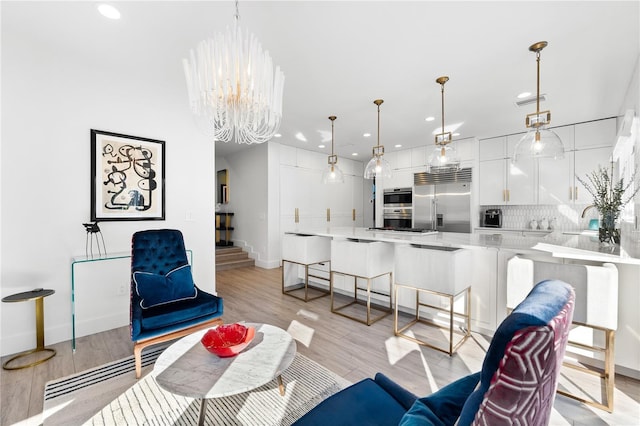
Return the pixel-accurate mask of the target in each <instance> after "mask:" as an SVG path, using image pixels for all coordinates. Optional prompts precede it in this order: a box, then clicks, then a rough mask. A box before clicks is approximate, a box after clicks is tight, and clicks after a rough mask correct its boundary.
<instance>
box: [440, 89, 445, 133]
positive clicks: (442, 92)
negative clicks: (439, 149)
mask: <svg viewBox="0 0 640 426" xmlns="http://www.w3.org/2000/svg"><path fill="white" fill-rule="evenodd" d="M440 94H441V97H442V142H444V82H443V83H441V84H440Z"/></svg>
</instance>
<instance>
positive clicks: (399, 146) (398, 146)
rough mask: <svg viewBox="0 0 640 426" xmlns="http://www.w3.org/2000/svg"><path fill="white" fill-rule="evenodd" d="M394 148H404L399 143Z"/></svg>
mask: <svg viewBox="0 0 640 426" xmlns="http://www.w3.org/2000/svg"><path fill="white" fill-rule="evenodd" d="M393 147H394V148H402V145H400V144H399V143H398V144H395V145H394V146H393Z"/></svg>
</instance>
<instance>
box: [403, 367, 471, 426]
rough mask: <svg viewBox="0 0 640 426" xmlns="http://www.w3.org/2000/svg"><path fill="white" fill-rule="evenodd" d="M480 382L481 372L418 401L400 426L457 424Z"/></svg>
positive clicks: (444, 425)
mask: <svg viewBox="0 0 640 426" xmlns="http://www.w3.org/2000/svg"><path fill="white" fill-rule="evenodd" d="M479 381H480V372H478V373H475V374H470V375H468V376H465V377H463V378H461V379H458V380H456V381H455V382H453V383H450V384H448V385H447V386H445V387H443V388H442V389H440V390H439V391H437V392H434V393H432V394H431V395H429V396H426V397H424V398H420V399H417V400H416V401H415V402H414V403H413V405H412V406H411V408H410V409H409V411H407V413H406V414H405V415H404V416H403V417H402V420H401V421H400V425H399V426H413V425H416V426H417V425H420V426H446V425H452V424H455V422H456V421H457V420H458V417H459V416H460V412H461V411H462V407H463V405H464V403H465V401H466V400H467V398H468V397H469V395H470V394H471V393H472V392H473V391H474V389H475V388H476V387H477V385H478V383H479Z"/></svg>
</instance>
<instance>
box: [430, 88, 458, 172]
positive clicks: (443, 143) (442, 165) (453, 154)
mask: <svg viewBox="0 0 640 426" xmlns="http://www.w3.org/2000/svg"><path fill="white" fill-rule="evenodd" d="M447 81H449V77H447V76H442V77H438V78H437V79H436V83H438V84H439V85H440V94H441V97H442V132H441V133H438V134H437V135H436V137H435V142H436V147H435V148H434V149H433V151H432V152H431V155H429V158H428V160H427V172H429V173H443V172H455V171H457V170H459V169H460V157H459V156H458V151H456V149H455V148H454V147H452V146H449V143H451V141H452V136H451V132H446V133H445V131H444V84H445V83H446V82H447Z"/></svg>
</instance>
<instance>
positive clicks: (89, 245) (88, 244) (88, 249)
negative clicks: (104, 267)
mask: <svg viewBox="0 0 640 426" xmlns="http://www.w3.org/2000/svg"><path fill="white" fill-rule="evenodd" d="M82 225H84V229H85V230H86V231H87V238H86V240H85V244H84V254H85V255H86V256H87V257H92V258H93V236H94V234H96V236H95V237H96V248H97V249H98V255H99V256H106V255H107V248H106V247H105V245H104V237H103V236H102V232H101V231H100V227H99V226H98V221H95V222H90V223H83V224H82ZM98 234H99V235H100V238H98ZM89 240H91V241H89ZM100 241H102V248H100ZM103 252H104V253H103ZM89 253H91V256H89Z"/></svg>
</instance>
